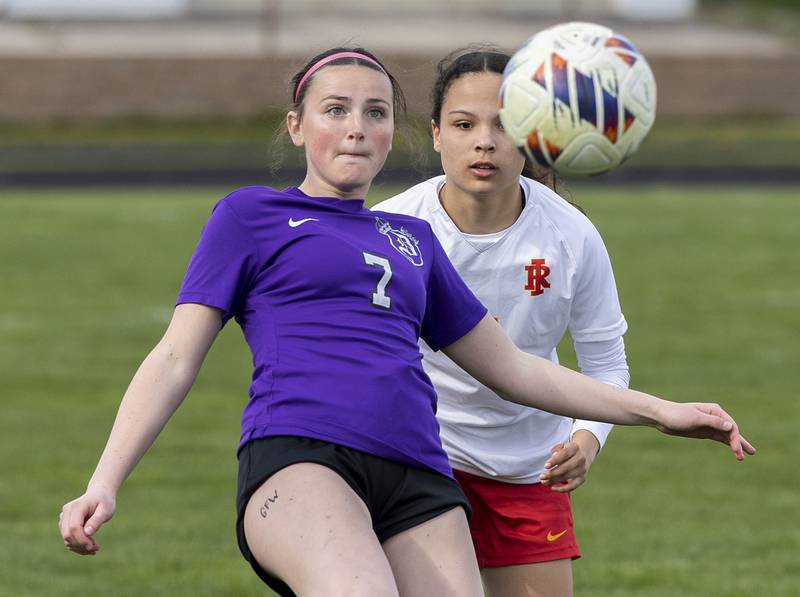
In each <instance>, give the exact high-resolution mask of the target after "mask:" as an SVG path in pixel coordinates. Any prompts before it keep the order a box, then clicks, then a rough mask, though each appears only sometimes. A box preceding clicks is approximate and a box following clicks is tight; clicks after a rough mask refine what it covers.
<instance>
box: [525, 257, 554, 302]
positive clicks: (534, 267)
mask: <svg viewBox="0 0 800 597" xmlns="http://www.w3.org/2000/svg"><path fill="white" fill-rule="evenodd" d="M525 271H526V272H528V283H527V284H526V285H525V290H530V291H531V296H539V295H540V294H542V293H543V292H544V289H545V288H550V282H548V281H547V276H549V275H550V268H549V267H547V266H546V265H545V264H544V259H531V264H530V265H526V266H525Z"/></svg>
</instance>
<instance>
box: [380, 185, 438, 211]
mask: <svg viewBox="0 0 800 597" xmlns="http://www.w3.org/2000/svg"><path fill="white" fill-rule="evenodd" d="M443 179H444V176H435V177H433V178H429V179H428V180H424V181H422V182H420V183H419V184H415V185H414V186H413V187H411V188H409V189H406V190H405V191H403V192H402V193H399V194H397V195H394V196H392V197H389V198H388V199H386V200H385V201H381V202H380V203H378V204H376V205H375V206H373V207H372V209H373V211H384V212H390V213H400V214H409V215H413V216H417V217H424V215H423V214H426V213H427V212H429V211H430V205H431V203H430V202H431V201H433V200H435V199H437V197H438V192H439V184H440V182H441V181H442V180H443Z"/></svg>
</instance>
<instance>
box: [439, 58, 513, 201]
mask: <svg viewBox="0 0 800 597" xmlns="http://www.w3.org/2000/svg"><path fill="white" fill-rule="evenodd" d="M500 81H501V77H500V75H499V74H497V73H488V72H480V73H469V74H466V75H463V76H461V77H459V78H458V79H456V80H455V81H453V83H452V84H451V85H450V88H449V89H448V90H447V92H446V95H445V98H444V102H443V103H442V113H441V116H440V126H439V127H437V126H436V124H435V123H431V124H432V128H433V147H434V149H435V150H436V151H438V152H439V153H440V154H441V157H442V168H443V169H444V172H445V174H446V175H447V184H448V185H453V186H454V187H455V188H457V189H458V190H459V191H460V192H461V193H466V194H469V195H472V196H475V197H480V196H484V195H492V196H495V195H497V194H498V193H503V192H508V193H509V195H510V196H511V195H512V194H513V196H514V197H518V196H519V192H518V188H519V175H520V174H521V173H522V168H523V166H524V165H525V159H524V158H523V157H522V154H520V152H519V151H518V150H517V148H516V147H514V145H513V144H512V142H511V140H510V139H509V138H508V136H507V135H506V134H505V133H504V132H503V127H502V125H501V124H500V117H499V115H498V108H499V101H498V94H499V92H500Z"/></svg>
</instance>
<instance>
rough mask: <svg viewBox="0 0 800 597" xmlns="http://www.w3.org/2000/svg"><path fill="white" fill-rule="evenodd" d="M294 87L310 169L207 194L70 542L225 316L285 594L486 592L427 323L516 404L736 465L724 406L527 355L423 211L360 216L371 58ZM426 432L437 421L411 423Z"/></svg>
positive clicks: (265, 557) (325, 68) (247, 461)
mask: <svg viewBox="0 0 800 597" xmlns="http://www.w3.org/2000/svg"><path fill="white" fill-rule="evenodd" d="M293 81H294V85H293V94H292V96H293V105H292V109H291V110H290V111H289V112H288V114H287V128H288V130H289V133H290V136H291V138H292V141H293V142H294V143H295V144H296V145H297V146H299V147H303V148H304V149H305V155H306V161H307V171H306V177H305V179H304V181H303V182H302V184H301V185H300V186H299V187H296V188H289V189H285V190H283V191H278V190H275V189H268V188H265V187H250V188H246V189H241V190H239V191H237V192H235V193H233V194H231V195H229V196H228V197H227V198H226V199H224V200H223V201H221V202H220V203H219V204H218V206H217V209H215V211H214V214H212V216H211V219H210V220H209V222H208V224H207V225H206V228H205V230H204V232H203V234H202V236H201V240H200V242H199V243H198V247H197V249H196V251H195V254H194V256H193V258H192V261H191V263H190V265H189V268H188V270H187V275H186V278H185V279H184V284H183V286H182V290H181V292H180V294H179V296H178V302H179V303H180V304H179V305H178V306H177V307H176V308H175V312H174V314H173V317H172V321H171V322H170V325H169V327H168V329H167V331H166V332H165V334H164V337H163V338H162V340H161V341H160V342H159V343H158V345H157V346H156V347H155V348H154V349H153V351H152V352H151V353H150V354H149V355H148V357H147V358H146V359H145V360H144V362H143V363H142V365H141V367H140V368H139V370H138V371H137V373H136V375H135V376H134V378H133V380H132V381H131V384H130V386H129V387H128V390H127V392H126V393H125V396H124V398H123V400H122V403H121V405H120V409H119V412H118V414H117V419H116V421H115V423H114V426H113V428H112V430H111V434H110V436H109V439H108V442H107V444H106V448H105V450H104V452H103V454H102V456H101V457H100V461H99V462H98V464H97V467H96V469H95V472H94V475H92V478H91V479H90V481H89V484H88V486H87V489H86V492H85V493H84V494H83V495H81V496H79V497H78V498H76V499H75V500H73V501H71V502H69V503H68V504H66V505H65V506H64V507H63V509H62V512H61V515H60V516H59V528H60V531H61V536H62V538H63V541H64V545H65V546H66V547H67V548H68V549H70V550H71V551H73V552H75V553H78V554H81V555H95V554H97V553H98V550H99V545H98V543H97V541H96V539H95V537H96V533H97V532H98V530H99V529H100V527H101V526H102V525H103V524H104V523H105V522H107V521H108V520H109V519H110V518H111V517H112V515H113V514H114V511H115V502H116V494H117V491H118V490H119V487H120V486H121V485H122V483H123V481H124V480H125V478H126V477H127V476H128V475H129V474H130V473H131V471H132V470H133V468H134V467H135V466H136V463H137V462H138V461H139V459H140V458H141V457H142V456H143V455H144V452H145V451H146V450H147V448H148V447H149V446H150V444H151V443H152V442H153V441H154V440H155V438H156V436H157V435H158V433H159V432H160V431H161V429H162V428H163V426H164V425H165V424H166V422H167V420H168V419H169V417H170V416H171V414H172V413H173V412H174V411H175V409H176V408H178V406H179V405H180V403H181V402H182V400H183V399H184V397H185V396H186V394H187V392H188V391H189V388H190V387H191V385H192V383H193V382H194V379H195V377H196V376H197V373H198V371H199V368H200V365H201V364H202V361H203V359H204V357H205V355H206V353H207V351H208V350H209V348H210V347H211V344H212V343H213V341H214V339H215V338H216V336H217V333H218V332H219V330H220V328H221V327H222V325H224V323H225V322H226V321H227V320H228V319H229V318H230V317H236V320H237V322H238V323H239V324H240V325H241V326H242V329H243V331H244V332H245V335H246V337H247V340H248V343H249V344H250V345H251V349H252V350H253V357H254V365H256V367H255V370H254V375H253V385H252V386H251V402H250V403H249V404H248V406H247V407H246V408H245V412H244V415H243V419H242V427H243V432H244V434H243V439H242V441H243V442H246V443H244V445H242V446H240V452H239V465H240V468H239V492H238V496H237V507H238V519H237V537H238V540H239V545H240V548H241V550H242V553H243V555H244V556H245V557H246V558H247V559H248V561H249V562H250V564H251V565H252V566H253V568H254V570H255V571H256V572H257V573H258V575H259V576H260V577H261V578H262V579H263V580H264V581H265V582H266V583H268V584H269V585H270V586H272V587H273V588H274V589H275V590H276V591H277V592H278V593H279V594H280V595H286V596H291V595H301V596H303V597H317V596H325V597H339V596H341V597H345V596H347V597H361V596H363V597H398V596H399V595H403V596H419V597H427V596H429V595H436V596H437V597H449V596H452V597H479V596H481V595H482V594H483V591H482V588H481V582H480V576H479V572H478V566H477V563H476V560H475V555H474V551H473V549H472V545H471V542H470V541H469V531H468V526H467V516H466V512H467V511H468V509H469V507H468V504H467V503H466V500H465V499H464V496H463V494H462V493H461V490H460V489H459V488H458V485H457V484H456V483H455V481H454V480H453V479H452V477H451V470H450V467H449V466H448V464H447V458H446V455H445V453H444V451H443V450H442V447H441V444H440V443H439V441H438V437H437V434H436V421H435V417H434V402H433V401H432V400H430V399H429V398H432V397H433V392H432V387H431V386H430V385H429V381H428V379H427V377H426V376H425V374H424V372H423V371H422V369H421V367H420V366H419V361H420V358H421V357H420V355H419V352H418V350H417V342H418V340H419V337H420V335H422V336H424V337H425V338H426V340H428V341H429V342H431V343H432V344H433V345H434V346H437V347H440V348H441V349H442V350H444V351H445V352H446V353H447V355H448V356H449V357H450V358H452V359H453V361H455V362H456V363H458V364H459V365H460V366H461V367H463V368H464V369H465V370H466V371H469V372H470V374H471V375H474V376H475V377H476V378H478V379H480V380H481V381H482V382H483V383H485V384H486V385H487V386H489V387H491V388H493V389H494V391H496V392H497V393H498V394H499V395H503V396H505V397H507V398H508V399H510V400H514V401H516V402H519V403H522V404H526V405H528V406H535V407H537V408H544V409H548V410H552V411H553V412H559V413H561V414H563V415H566V416H573V417H574V416H583V417H588V418H592V419H597V420H607V421H610V422H616V423H622V424H631V425H650V426H657V427H658V428H659V429H660V430H661V431H664V432H667V433H673V434H680V435H685V436H689V437H703V438H710V439H715V440H717V441H720V442H722V443H725V444H728V445H729V446H730V448H731V450H732V451H733V453H734V455H735V456H736V457H737V459H740V460H741V459H742V458H743V457H744V454H743V452H744V451H746V452H748V453H752V452H753V448H752V446H750V444H748V443H747V442H746V441H745V440H743V439H742V438H741V437H740V435H739V432H738V428H737V426H736V423H735V422H734V421H733V419H731V417H730V416H729V415H728V414H727V413H725V411H724V410H722V409H721V408H720V407H719V406H717V405H714V404H679V403H675V402H669V401H665V400H660V399H658V398H656V397H654V396H650V395H648V394H644V393H641V392H635V391H629V390H614V389H612V388H609V387H608V386H605V385H603V384H600V383H598V382H596V381H594V380H591V379H589V378H587V377H585V376H581V375H579V374H577V373H574V372H570V371H569V370H567V369H563V368H560V367H558V366H557V365H554V364H553V363H551V362H549V361H547V360H545V359H540V358H538V357H535V356H531V355H528V354H526V353H523V352H521V351H519V350H518V349H517V348H516V347H515V346H514V344H513V343H512V342H511V341H510V339H509V338H508V336H506V334H505V333H504V332H503V330H502V328H501V327H500V326H499V325H497V323H496V322H495V321H494V319H492V317H490V316H489V315H486V314H485V313H486V310H485V308H484V307H483V305H481V304H480V302H479V301H477V299H475V297H474V295H473V294H472V293H471V292H470V291H469V289H468V288H467V287H466V286H465V285H464V283H463V281H462V280H461V279H460V278H459V277H458V275H457V274H456V272H455V271H454V270H453V269H452V265H451V264H450V263H449V261H448V260H447V257H446V255H445V254H444V252H443V251H442V250H441V247H440V246H439V244H438V243H437V241H436V239H435V237H434V236H433V235H432V233H431V231H430V227H429V226H427V224H425V222H423V221H421V220H418V219H416V218H409V217H407V216H399V215H395V214H379V215H378V214H375V213H370V212H369V211H368V210H366V209H364V207H363V198H364V197H365V195H366V194H367V192H368V191H369V187H370V185H371V183H372V180H373V178H374V177H375V175H376V174H377V173H378V171H379V170H380V168H381V167H382V166H383V163H384V161H385V159H386V156H387V154H388V152H389V149H390V147H391V141H392V134H393V132H394V113H395V109H396V107H397V100H396V99H395V97H396V95H397V94H396V93H395V92H396V87H395V84H394V80H393V79H392V78H391V77H390V76H389V74H388V73H387V71H386V69H385V68H384V67H383V66H382V65H381V64H380V63H379V62H378V60H377V59H376V58H375V57H374V56H372V55H371V54H369V53H368V52H366V51H365V50H363V49H361V48H354V49H348V48H335V49H332V50H330V51H328V52H325V53H323V54H321V55H319V56H316V57H315V58H313V59H312V60H311V61H310V62H309V63H308V64H307V65H306V66H305V67H304V69H303V70H301V71H300V72H298V73H297V75H296V76H295V78H294V80H293ZM309 214H310V215H309ZM365 243H366V244H367V245H368V246H365ZM376 361H377V362H378V364H377V365H376ZM387 363H388V365H387ZM331 380H333V381H331ZM329 382H330V383H329ZM311 411H313V412H311ZM343 411H344V412H345V413H346V416H344V417H342V416H341V413H342V412H343ZM422 428H424V429H427V430H429V431H431V432H432V433H430V434H428V433H426V434H424V435H423V436H420V435H419V434H418V433H417V431H418V430H419V429H422ZM400 431H402V432H406V431H408V432H409V434H408V435H407V434H406V433H399V432H400ZM414 434H415V435H414ZM409 436H412V437H416V439H409ZM191 490H192V489H191V488H190V487H187V491H191Z"/></svg>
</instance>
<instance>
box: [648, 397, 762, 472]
mask: <svg viewBox="0 0 800 597" xmlns="http://www.w3.org/2000/svg"><path fill="white" fill-rule="evenodd" d="M658 421H659V422H658V424H657V425H656V428H657V429H658V430H659V431H661V432H663V433H666V434H668V435H678V436H682V437H694V438H699V439H712V440H714V441H718V442H721V443H723V444H727V445H728V446H730V448H731V451H732V452H733V455H734V456H735V457H736V460H744V455H745V453H747V454H750V455H753V454H755V453H756V449H755V448H754V447H753V445H752V444H751V443H750V442H748V441H747V440H746V439H744V438H743V437H742V436H741V435H739V427H738V425H736V421H734V420H733V418H732V417H731V416H730V415H729V414H728V413H726V412H725V411H724V410H723V409H722V407H720V405H719V404H706V403H700V402H695V403H678V402H665V406H664V407H663V409H662V411H661V412H660V413H659V416H658Z"/></svg>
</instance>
